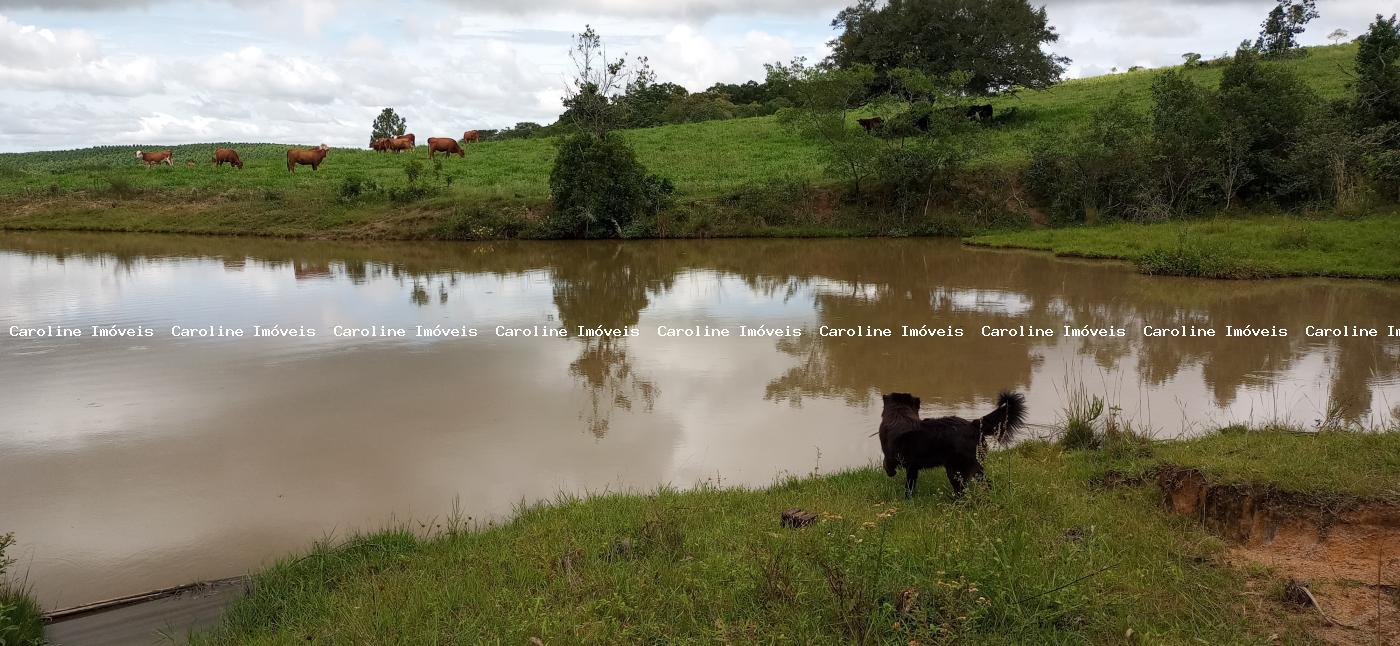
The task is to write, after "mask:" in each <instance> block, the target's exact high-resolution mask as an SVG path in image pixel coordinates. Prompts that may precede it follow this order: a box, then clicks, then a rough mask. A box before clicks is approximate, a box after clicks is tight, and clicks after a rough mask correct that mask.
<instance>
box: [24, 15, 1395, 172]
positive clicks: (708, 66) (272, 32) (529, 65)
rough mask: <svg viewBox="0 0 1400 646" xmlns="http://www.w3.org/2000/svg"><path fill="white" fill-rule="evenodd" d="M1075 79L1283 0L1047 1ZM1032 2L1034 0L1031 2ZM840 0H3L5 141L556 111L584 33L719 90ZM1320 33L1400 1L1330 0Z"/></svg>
mask: <svg viewBox="0 0 1400 646" xmlns="http://www.w3.org/2000/svg"><path fill="white" fill-rule="evenodd" d="M1044 1H1045V3H1046V4H1047V6H1048V10H1049V12H1050V19H1051V23H1052V24H1053V25H1055V27H1056V28H1057V29H1058V31H1059V33H1060V34H1061V39H1060V42H1059V43H1057V44H1055V45H1054V46H1053V47H1052V49H1053V50H1054V51H1055V52H1056V53H1059V54H1062V55H1065V56H1069V57H1071V58H1073V59H1074V63H1073V64H1072V66H1071V67H1070V71H1069V75H1070V76H1071V77H1081V76H1092V75H1097V74H1102V73H1104V72H1106V71H1108V70H1109V69H1111V68H1113V67H1119V68H1127V67H1129V66H1132V65H1145V66H1159V65H1166V64H1172V63H1174V62H1176V61H1178V60H1179V56H1180V54H1181V53H1182V52H1187V51H1197V52H1201V53H1202V54H1206V55H1208V56H1209V55H1216V54H1220V53H1223V52H1226V51H1228V50H1230V49H1232V48H1233V46H1234V45H1235V44H1237V43H1238V42H1239V41H1240V40H1242V39H1244V38H1246V37H1252V36H1254V35H1255V34H1256V33H1257V32H1258V30H1259V23H1260V21H1261V20H1262V18H1263V16H1264V15H1265V14H1266V13H1267V12H1268V9H1269V8H1270V7H1272V6H1273V4H1274V0H1153V1H1147V0H1044ZM1033 2H1034V0H1033ZM845 4H847V2H844V1H842V0H835V1H832V0H694V1H685V0H504V1H502V0H412V1H410V2H393V3H390V2H385V1H383V0H380V1H370V0H178V1H177V0H0V151H23V150H45V149H59V148H73V147H80V146H89V145H97V144H173V143H188V142H208V141H276V142H290V143H313V144H314V143H319V142H326V143H329V144H332V145H347V146H362V145H364V144H365V140H366V138H367V136H368V135H367V133H368V130H369V124H370V122H371V121H372V120H373V118H374V116H375V115H376V114H377V113H378V112H379V110H380V109H381V108H382V107H384V106H394V107H395V108H396V109H398V111H399V113H400V114H402V115H404V116H405V117H406V118H407V119H408V123H409V127H410V130H412V131H414V132H416V133H418V135H419V138H420V139H421V138H423V137H424V136H426V135H428V134H433V135H438V134H442V135H460V133H461V132H462V131H463V130H465V129H468V128H494V127H502V126H509V125H511V124H513V123H515V122H518V121H538V122H541V123H548V122H550V121H552V120H553V118H554V117H555V116H556V115H557V114H558V113H559V111H560V104H559V97H560V95H561V94H562V88H563V85H564V76H565V73H566V72H567V71H568V69H569V66H568V59H567V57H566V53H567V50H568V47H569V38H570V34H573V33H575V32H578V31H580V29H581V28H582V26H583V25H584V24H585V23H591V24H592V25H593V26H594V27H595V28H596V29H597V30H598V31H599V32H600V33H601V34H602V35H603V36H604V38H605V39H606V41H607V43H608V45H609V49H610V50H611V53H613V54H618V53H622V52H624V51H625V52H626V53H628V54H629V55H631V56H638V55H644V56H647V57H648V58H650V60H651V63H652V66H653V68H655V69H656V71H657V72H658V74H659V75H660V77H661V78H662V79H663V80H669V81H673V82H676V83H680V84H681V85H684V86H686V87H687V88H689V89H691V90H693V91H695V90H703V89H704V88H706V87H708V86H709V85H710V84H712V83H715V82H718V81H725V82H741V81H744V80H747V79H751V78H761V77H762V74H763V63H765V62H771V61H776V60H787V59H790V58H792V57H793V56H799V55H802V56H807V57H809V58H812V59H816V58H821V57H822V56H825V54H826V42H827V41H828V40H830V39H831V37H832V36H833V32H832V31H831V29H830V27H829V23H830V19H831V17H832V16H833V15H834V14H835V13H836V11H838V10H839V9H840V8H841V7H842V6H844V5H845ZM1318 4H1319V5H1321V6H1320V10H1321V12H1322V18H1321V19H1319V20H1318V21H1316V22H1315V23H1313V25H1312V27H1311V28H1310V29H1309V31H1308V33H1307V34H1305V35H1304V41H1305V42H1306V43H1308V44H1316V43H1322V42H1325V40H1326V38H1325V37H1326V34H1328V33H1329V32H1331V31H1332V30H1333V29H1335V28H1338V27H1340V28H1344V29H1347V30H1349V31H1350V32H1351V33H1352V34H1353V35H1355V34H1357V33H1360V32H1361V31H1362V30H1364V29H1365V26H1366V24H1367V23H1368V22H1369V21H1370V20H1371V19H1372V18H1373V17H1374V15H1375V14H1377V13H1381V12H1384V13H1386V14H1390V13H1393V12H1397V11H1400V0H1385V1H1377V0H1323V1H1322V2H1319V3H1318Z"/></svg>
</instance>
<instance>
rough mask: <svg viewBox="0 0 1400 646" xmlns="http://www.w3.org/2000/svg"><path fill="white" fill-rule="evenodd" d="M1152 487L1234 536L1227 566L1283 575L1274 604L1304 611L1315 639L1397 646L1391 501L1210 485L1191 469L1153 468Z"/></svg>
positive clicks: (1399, 610)
mask: <svg viewBox="0 0 1400 646" xmlns="http://www.w3.org/2000/svg"><path fill="white" fill-rule="evenodd" d="M1157 485H1158V486H1159V487H1160V488H1161V490H1162V494H1163V505H1164V506H1166V507H1167V508H1168V509H1170V510H1172V511H1175V512H1176V513H1179V514H1184V515H1187V516H1192V517H1194V518H1196V519H1198V520H1199V521H1200V522H1201V523H1202V524H1204V525H1205V526H1206V527H1207V528H1208V529H1210V530H1211V531H1212V532H1215V533H1217V534H1219V535H1221V536H1223V537H1225V538H1227V539H1229V540H1230V541H1232V542H1233V543H1234V546H1233V547H1231V548H1230V552H1229V554H1230V560H1231V562H1232V564H1234V565H1239V566H1245V565H1248V564H1257V565H1263V566H1267V567H1269V568H1272V569H1273V570H1274V571H1276V572H1277V573H1278V574H1279V575H1280V576H1281V577H1282V578H1284V579H1286V580H1288V581H1289V584H1288V585H1285V594H1284V595H1282V596H1283V597H1285V598H1286V599H1288V600H1282V599H1281V600H1280V603H1284V604H1287V603H1292V604H1294V606H1295V607H1296V608H1298V610H1299V611H1300V612H1307V613H1312V614H1313V615H1314V616H1315V617H1316V621H1314V622H1312V625H1311V626H1310V628H1311V632H1312V633H1313V634H1314V635H1316V636H1317V637H1318V638H1320V639H1322V640H1325V641H1327V642H1329V643H1336V644H1397V643H1400V506H1397V505H1394V504H1389V503H1385V502H1378V501H1366V500H1357V499H1351V500H1323V499H1319V498H1316V497H1311V496H1307V495H1303V494H1297V493H1290V492H1285V491H1279V490H1278V489H1275V488H1273V487H1267V486H1259V485H1239V484H1218V483H1212V482H1210V480H1209V479H1208V478H1207V477H1206V476H1205V475H1204V474H1202V473H1201V472H1200V471H1197V470H1195V469H1181V468H1163V469H1160V470H1159V471H1158V472H1157ZM1289 600H1291V601H1289ZM1313 602H1316V607H1315V608H1311V606H1312V605H1313Z"/></svg>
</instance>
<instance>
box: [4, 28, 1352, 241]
mask: <svg viewBox="0 0 1400 646" xmlns="http://www.w3.org/2000/svg"><path fill="white" fill-rule="evenodd" d="M1354 56H1355V46H1354V45H1341V46H1333V47H1319V48H1313V49H1310V50H1308V53H1307V56H1304V57H1301V58H1297V59H1290V60H1286V61H1282V62H1279V63H1273V64H1278V65H1287V66H1290V67H1293V68H1295V69H1296V70H1297V71H1298V73H1299V74H1300V75H1302V76H1303V77H1304V78H1306V79H1307V80H1308V82H1309V83H1311V84H1312V85H1313V86H1314V87H1316V89H1317V90H1318V91H1319V92H1321V93H1322V94H1323V95H1324V96H1329V97H1335V96H1340V95H1341V94H1342V93H1343V92H1344V91H1345V83H1346V80H1347V78H1348V74H1347V71H1348V70H1349V69H1350V67H1351V66H1352V59H1353V58H1354ZM1159 73H1160V71H1158V70H1141V71H1137V72H1127V73H1121V74H1112V75H1107V76H1101V77H1095V78H1090V79H1082V80H1073V81H1067V82H1065V83H1062V84H1060V85H1057V86H1055V87H1053V88H1051V89H1049V90H1045V91H1039V92H1023V93H1021V94H1019V95H1017V96H1014V97H1006V98H1001V99H998V100H997V101H996V102H995V103H996V105H997V108H998V109H999V110H1002V111H1005V110H1006V109H1008V108H1013V107H1014V108H1016V114H1015V117H1014V118H1012V119H1011V120H1010V121H1009V122H1007V123H1004V124H1000V125H998V126H997V127H993V128H988V129H987V130H986V132H984V133H982V135H981V137H982V141H983V144H984V145H982V146H980V147H979V153H978V154H979V158H978V159H977V160H976V161H975V162H974V163H976V164H979V165H992V166H998V165H1017V164H1019V163H1021V162H1022V161H1023V160H1024V159H1025V158H1026V154H1027V151H1028V149H1029V147H1030V145H1031V144H1032V143H1033V142H1034V141H1036V140H1037V138H1039V137H1042V136H1053V135H1054V134H1056V133H1060V132H1064V131H1066V130H1067V129H1070V128H1074V127H1076V125H1078V124H1081V123H1083V122H1085V121H1086V120H1088V119H1089V118H1090V115H1091V114H1092V112H1093V110H1094V109H1095V107H1097V106H1098V105H1101V104H1102V103H1103V102H1104V101H1105V100H1107V99H1108V98H1110V97H1113V96H1115V95H1117V94H1119V93H1125V94H1127V95H1128V96H1130V97H1131V98H1132V99H1133V100H1134V101H1136V102H1139V103H1140V104H1142V105H1143V106H1144V107H1146V105H1147V103H1148V101H1149V91H1150V86H1151V82H1152V79H1153V78H1154V76H1156V75H1157V74H1159ZM1188 73H1189V74H1190V75H1191V76H1192V77H1193V78H1194V79H1195V80H1197V81H1198V82H1201V83H1206V84H1214V83H1216V82H1217V81H1218V80H1219V76H1220V73H1221V70H1220V68H1219V67H1210V66H1206V67H1197V68H1192V69H1190V70H1189V71H1188ZM417 134H418V136H419V140H420V141H422V140H425V139H426V138H427V137H428V136H430V135H435V134H441V133H429V132H418V133H417ZM623 136H624V137H626V138H627V139H628V140H629V141H630V142H631V143H632V144H633V145H634V147H635V148H636V151H637V155H638V157H639V158H640V159H641V161H642V162H643V163H645V164H646V165H647V166H648V167H649V168H651V170H653V171H654V172H657V173H659V174H661V175H664V176H666V177H669V178H670V179H671V180H672V181H673V182H674V183H675V185H676V188H677V194H678V196H679V197H680V198H681V199H682V201H683V202H691V203H694V202H696V201H700V200H711V201H712V200H714V199H715V198H733V197H734V196H736V195H743V194H745V193H752V192H753V191H754V190H756V189H757V190H762V189H764V188H765V187H772V186H774V185H784V186H800V187H808V190H810V187H818V188H820V187H821V186H823V185H828V184H832V183H834V180H832V179H831V178H830V177H828V176H827V174H826V172H825V169H824V168H823V164H822V162H821V159H820V155H819V151H818V150H817V149H816V147H815V146H813V145H812V144H811V143H810V142H808V141H804V140H803V139H801V138H799V137H798V136H796V135H795V134H793V133H792V132H789V131H788V130H786V129H784V128H783V127H781V126H780V125H779V124H778V123H777V120H776V119H775V118H773V117H761V118H754V119H737V120H730V121H711V122H704V123H695V124H684V125H672V126H661V127H656V128H647V129H639V130H631V131H626V132H624V133H623ZM315 143H318V142H304V145H314V144H315ZM219 145H223V144H215V143H207V144H191V145H181V146H169V145H163V144H160V143H159V142H149V143H144V144H133V145H130V146H104V147H98V148H87V149H80V150H69V151H51V152H34V153H8V154H0V205H3V206H4V207H5V208H4V209H3V210H0V228H69V229H97V230H142V231H183V232H213V233H257V234H272V235H312V236H371V237H375V236H377V237H423V236H427V237H453V236H450V235H448V236H444V235H441V234H440V231H439V230H440V229H442V227H443V226H446V227H447V228H448V229H454V226H453V225H451V223H447V224H446V225H444V223H443V222H441V221H438V222H428V220H441V219H442V218H445V217H451V216H452V214H454V213H455V214H458V216H459V217H467V216H462V215H461V214H462V213H464V212H472V213H476V214H477V215H479V214H480V212H492V213H499V212H502V211H503V210H509V209H512V208H518V209H519V210H520V212H521V213H527V214H528V212H529V210H530V209H531V208H535V207H537V206H538V205H541V204H543V203H544V202H546V201H547V199H548V177H549V170H550V166H551V163H552V160H553V156H554V150H555V149H554V141H553V140H551V139H525V140H510V141H500V142H487V143H481V144H473V145H470V146H467V147H466V150H467V156H466V158H465V159H459V158H443V159H441V167H440V168H439V169H435V167H434V165H433V164H430V163H428V161H427V153H426V149H424V148H421V147H420V148H419V149H418V150H416V151H413V152H412V153H406V154H402V155H394V154H383V153H375V152H371V151H369V150H355V149H343V148H336V149H333V150H332V151H331V152H330V155H329V157H328V158H327V160H326V162H325V164H324V165H323V166H322V168H321V170H320V171H319V172H311V170H310V169H309V168H305V167H303V168H301V169H299V170H298V171H297V172H296V173H295V174H291V173H288V172H287V170H286V166H285V164H286V162H285V160H286V157H285V155H286V147H287V146H286V145H285V144H252V143H242V144H234V145H233V147H235V148H236V149H238V151H239V153H240V154H241V155H242V157H243V159H244V161H245V163H246V167H245V168H244V169H243V170H241V171H239V170H235V169H232V168H229V167H223V168H213V167H211V166H209V164H208V162H209V160H210V158H211V157H212V155H213V150H214V148H216V147H218V146H219ZM165 148H169V149H171V150H173V151H174V154H175V159H176V167H174V168H169V167H156V168H150V169H148V168H145V167H144V166H143V165H142V164H141V163H140V162H139V161H137V160H136V159H135V158H134V152H135V151H136V150H138V149H145V150H161V149H165ZM412 159H417V160H419V161H420V163H422V164H423V165H424V168H423V174H424V177H425V178H426V179H427V180H429V182H430V183H431V184H433V185H434V186H435V187H436V189H435V191H434V192H433V193H432V194H430V195H429V196H427V197H422V196H416V197H414V198H412V199H404V200H399V199H395V198H393V197H392V195H390V194H389V193H388V191H387V189H392V188H395V187H403V186H405V185H406V184H407V182H408V180H407V174H406V172H405V167H406V166H407V165H409V164H410V160H412ZM186 160H194V161H195V162H197V164H196V165H195V166H194V167H186V166H185V163H186ZM347 178H359V179H362V180H365V181H367V182H369V186H370V187H371V188H370V193H372V194H373V195H376V196H378V197H376V198H373V199H371V198H367V197H361V198H358V199H354V200H341V199H338V198H339V197H340V196H341V195H342V188H343V187H344V186H345V183H346V181H347ZM375 187H377V188H378V189H381V190H379V191H375V190H374V189H375ZM807 197H810V195H808V196H807ZM788 201H791V200H788ZM771 202H772V201H770V203H768V204H763V205H760V207H761V208H760V210H763V209H771V208H772V207H773V206H774V204H773V203H771ZM780 202H781V200H780ZM311 211H314V213H311ZM414 214H416V215H414ZM477 215H473V216H471V217H477ZM762 219H763V218H762V214H759V215H758V216H754V217H750V218H749V220H753V222H748V223H747V224H745V223H743V222H741V223H738V224H740V225H744V226H747V225H748V224H753V225H755V226H762V225H764V224H765V223H763V222H762V221H761V220H762ZM405 220H407V222H405ZM768 224H771V223H768ZM825 224H826V225H827V226H828V227H835V228H836V229H842V230H844V231H845V232H847V233H857V234H859V233H866V232H868V231H867V230H865V229H862V228H861V227H860V226H858V225H857V224H852V223H840V222H827V223H825ZM729 225H730V226H731V229H727V230H725V231H728V232H729V233H734V232H736V231H737V229H733V228H732V227H733V226H736V225H735V223H732V222H731V223H729ZM473 226H474V225H473ZM456 228H460V227H456ZM712 233H713V232H712Z"/></svg>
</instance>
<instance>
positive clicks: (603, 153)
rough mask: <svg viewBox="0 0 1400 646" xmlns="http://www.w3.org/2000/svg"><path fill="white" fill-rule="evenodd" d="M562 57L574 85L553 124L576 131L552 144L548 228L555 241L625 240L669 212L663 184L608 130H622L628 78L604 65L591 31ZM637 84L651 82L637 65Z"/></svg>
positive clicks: (621, 69) (622, 67)
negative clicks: (555, 147) (568, 124)
mask: <svg viewBox="0 0 1400 646" xmlns="http://www.w3.org/2000/svg"><path fill="white" fill-rule="evenodd" d="M569 57H570V58H572V59H573V61H574V78H573V79H571V80H570V81H569V82H568V84H567V86H566V88H565V94H566V96H565V97H564V105H565V106H566V107H567V111H566V112H565V113H564V116H562V117H560V120H561V121H563V120H565V119H568V120H569V121H571V122H572V123H573V124H574V125H575V126H576V128H577V131H576V132H575V133H574V134H572V135H570V136H567V137H564V138H562V139H561V140H560V141H559V153H558V154H557V155H556V156H555V158H554V167H553V168H552V169H551V170H550V174H549V190H550V194H551V198H552V200H553V203H554V212H553V213H552V214H551V215H550V221H549V227H550V229H551V231H552V233H554V234H555V235H557V236H561V237H584V238H594V237H610V236H617V237H619V238H621V237H627V236H629V235H630V234H634V233H639V232H640V231H639V228H641V227H644V226H645V223H646V221H647V220H646V219H645V218H647V217H648V216H651V217H655V216H656V215H657V214H658V213H660V212H661V211H662V210H663V209H665V208H666V207H667V206H668V205H669V204H670V195H671V193H672V192H673V190H674V189H673V187H672V185H671V182H670V180H667V179H664V178H661V177H658V176H656V175H652V174H650V173H648V172H647V169H646V167H645V166H643V165H642V164H641V162H638V161H637V156H636V154H635V153H634V152H633V151H632V148H631V147H630V146H628V145H627V142H626V141H624V140H623V139H622V138H621V137H619V136H617V135H616V134H614V133H612V132H611V131H612V129H614V128H617V127H620V126H621V125H623V119H624V118H625V116H626V115H625V105H623V102H622V101H621V98H622V96H623V95H622V93H623V92H624V90H625V89H626V88H627V86H628V85H629V81H630V79H629V77H630V76H631V75H630V74H629V72H628V70H627V62H626V59H625V58H618V59H615V60H610V59H609V58H608V53H607V49H606V48H605V47H604V46H603V39H602V38H601V37H599V36H598V32H595V31H593V28H592V27H591V26H585V27H584V30H583V33H581V34H578V35H576V36H575V37H574V44H573V47H572V48H570V50H569ZM639 62H640V63H641V69H642V71H643V75H642V76H643V78H642V79H641V80H640V83H641V84H642V85H644V86H646V85H650V84H651V83H652V82H653V81H654V79H655V76H654V75H652V74H651V73H650V69H649V68H647V67H646V60H645V59H642V60H641V61H639Z"/></svg>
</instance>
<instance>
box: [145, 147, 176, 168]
mask: <svg viewBox="0 0 1400 646" xmlns="http://www.w3.org/2000/svg"><path fill="white" fill-rule="evenodd" d="M136 158H137V159H139V160H141V161H143V162H146V168H150V167H152V166H155V165H156V164H165V165H166V166H174V165H175V162H174V160H172V159H170V151H168V150H162V151H160V152H155V153H148V152H146V151H144V150H138V151H136Z"/></svg>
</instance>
